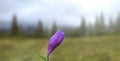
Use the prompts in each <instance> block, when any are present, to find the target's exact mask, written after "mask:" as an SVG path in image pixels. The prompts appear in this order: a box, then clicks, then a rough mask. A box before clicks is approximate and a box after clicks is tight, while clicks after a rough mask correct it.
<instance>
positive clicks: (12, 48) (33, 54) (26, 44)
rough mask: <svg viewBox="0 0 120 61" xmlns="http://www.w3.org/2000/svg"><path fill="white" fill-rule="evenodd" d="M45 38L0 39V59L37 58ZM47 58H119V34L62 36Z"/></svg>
mask: <svg viewBox="0 0 120 61" xmlns="http://www.w3.org/2000/svg"><path fill="white" fill-rule="evenodd" d="M48 40H49V38H43V39H35V38H34V39H33V38H0V61H41V60H40V58H39V56H38V54H41V55H44V56H46V53H47V43H48ZM50 58H51V61H120V34H115V35H105V36H99V37H95V36H94V37H74V38H72V37H66V38H65V40H64V42H63V43H62V44H61V45H60V46H59V47H58V48H57V49H56V50H55V51H54V52H53V53H52V54H51V57H50Z"/></svg>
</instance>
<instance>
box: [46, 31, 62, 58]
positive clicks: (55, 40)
mask: <svg viewBox="0 0 120 61" xmlns="http://www.w3.org/2000/svg"><path fill="white" fill-rule="evenodd" d="M63 39H64V32H63V31H62V30H58V31H57V32H56V33H55V34H54V35H53V36H52V37H51V38H50V40H49V42H48V53H47V59H48V60H49V55H50V54H51V53H52V52H53V51H54V49H55V48H56V47H57V46H59V45H60V44H61V43H62V41H63Z"/></svg>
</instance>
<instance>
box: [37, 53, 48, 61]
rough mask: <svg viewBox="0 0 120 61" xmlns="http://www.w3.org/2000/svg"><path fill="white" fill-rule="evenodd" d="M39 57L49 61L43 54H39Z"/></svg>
mask: <svg viewBox="0 0 120 61" xmlns="http://www.w3.org/2000/svg"><path fill="white" fill-rule="evenodd" d="M39 57H40V58H41V59H42V60H43V61H48V60H47V58H46V57H44V56H42V55H40V54H39Z"/></svg>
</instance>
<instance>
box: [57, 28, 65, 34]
mask: <svg viewBox="0 0 120 61" xmlns="http://www.w3.org/2000/svg"><path fill="white" fill-rule="evenodd" d="M57 32H61V33H62V34H63V35H64V34H65V33H64V32H63V31H62V30H61V29H58V31H57Z"/></svg>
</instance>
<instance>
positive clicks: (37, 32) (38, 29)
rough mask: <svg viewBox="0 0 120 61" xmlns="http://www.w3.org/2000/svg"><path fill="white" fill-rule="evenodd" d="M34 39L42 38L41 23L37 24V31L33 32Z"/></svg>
mask: <svg viewBox="0 0 120 61" xmlns="http://www.w3.org/2000/svg"><path fill="white" fill-rule="evenodd" d="M34 36H35V37H40V38H42V37H44V30H43V24H42V22H41V21H39V22H38V26H37V29H36V31H35V35H34Z"/></svg>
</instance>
